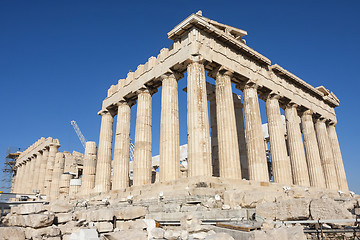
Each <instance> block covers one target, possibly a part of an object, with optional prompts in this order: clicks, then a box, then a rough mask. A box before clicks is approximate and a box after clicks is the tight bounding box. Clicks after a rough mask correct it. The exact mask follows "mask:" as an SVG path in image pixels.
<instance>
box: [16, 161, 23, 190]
mask: <svg viewBox="0 0 360 240" xmlns="http://www.w3.org/2000/svg"><path fill="white" fill-rule="evenodd" d="M22 172H23V165H22V164H19V165H18V166H17V169H16V182H15V189H14V192H15V193H20V187H21V184H22V182H21V181H22V180H21V178H22Z"/></svg>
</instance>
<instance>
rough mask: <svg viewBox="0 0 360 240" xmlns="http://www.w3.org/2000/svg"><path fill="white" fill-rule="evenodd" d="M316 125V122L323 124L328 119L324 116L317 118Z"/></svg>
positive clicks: (315, 118)
mask: <svg viewBox="0 0 360 240" xmlns="http://www.w3.org/2000/svg"><path fill="white" fill-rule="evenodd" d="M314 120H315V123H316V122H321V123H326V121H327V120H326V118H324V117H322V116H315V117H314Z"/></svg>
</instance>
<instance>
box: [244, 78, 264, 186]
mask: <svg viewBox="0 0 360 240" xmlns="http://www.w3.org/2000/svg"><path fill="white" fill-rule="evenodd" d="M243 96H244V114H245V133H246V149H247V157H248V164H249V179H250V180H256V181H264V182H268V181H269V172H268V166H267V160H266V152H265V144H264V135H263V132H262V125H261V115H260V108H259V100H258V95H257V85H256V84H255V83H253V82H248V83H247V84H246V85H245V87H244V90H243Z"/></svg>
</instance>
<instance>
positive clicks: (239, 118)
mask: <svg viewBox="0 0 360 240" xmlns="http://www.w3.org/2000/svg"><path fill="white" fill-rule="evenodd" d="M233 98H234V109H235V118H236V130H237V137H238V142H239V154H240V164H241V176H242V178H245V179H249V165H248V159H247V150H246V138H245V128H244V114H243V107H244V106H243V104H242V103H241V96H240V95H236V94H234V95H233Z"/></svg>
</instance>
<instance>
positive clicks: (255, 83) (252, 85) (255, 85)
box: [236, 79, 259, 91]
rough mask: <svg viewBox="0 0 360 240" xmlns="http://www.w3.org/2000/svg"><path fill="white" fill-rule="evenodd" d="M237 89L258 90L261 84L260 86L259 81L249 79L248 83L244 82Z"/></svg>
mask: <svg viewBox="0 0 360 240" xmlns="http://www.w3.org/2000/svg"><path fill="white" fill-rule="evenodd" d="M236 88H238V89H240V90H242V91H243V90H244V89H256V90H257V89H258V88H259V84H258V80H257V79H249V80H247V81H246V82H242V83H240V84H238V85H236Z"/></svg>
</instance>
